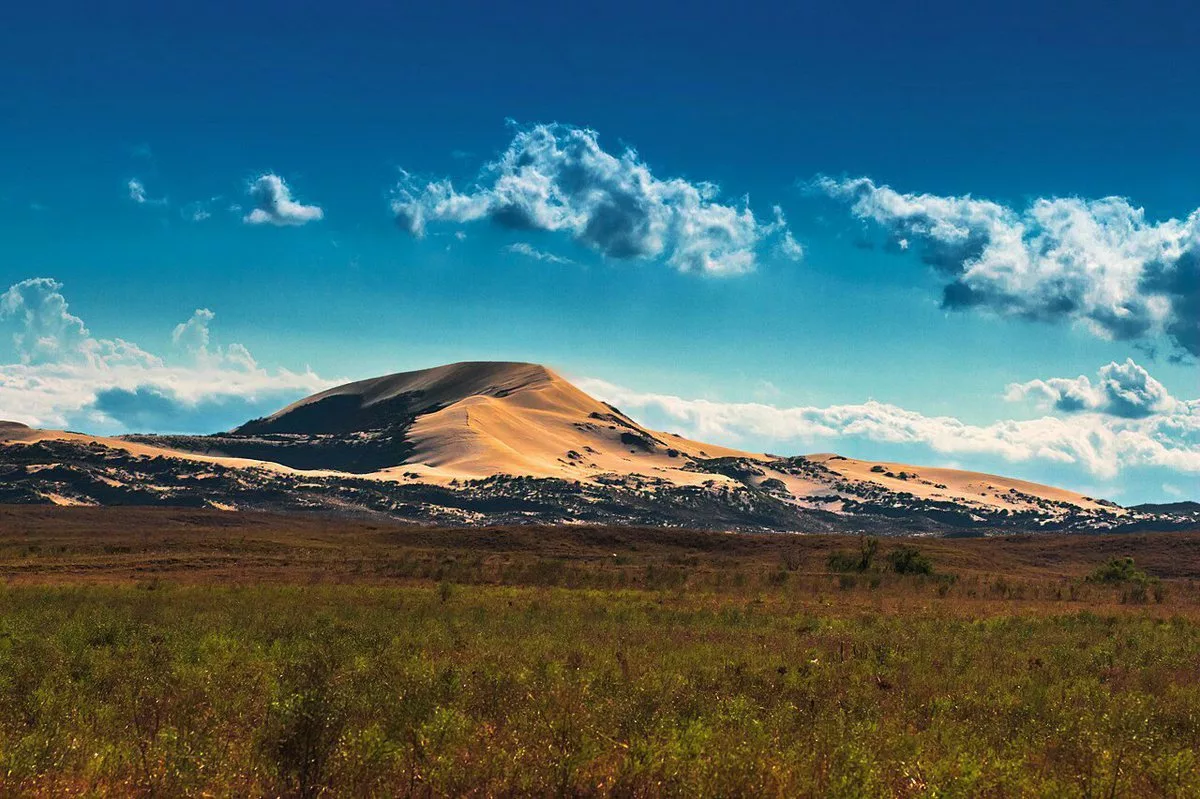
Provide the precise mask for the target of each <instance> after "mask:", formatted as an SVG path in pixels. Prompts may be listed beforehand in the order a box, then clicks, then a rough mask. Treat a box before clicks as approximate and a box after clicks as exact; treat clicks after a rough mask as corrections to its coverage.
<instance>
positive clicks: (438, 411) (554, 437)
mask: <svg viewBox="0 0 1200 799" xmlns="http://www.w3.org/2000/svg"><path fill="white" fill-rule="evenodd" d="M330 397H337V398H339V399H338V400H336V403H340V404H339V405H338V407H339V408H340V407H347V408H351V409H352V410H354V411H355V412H357V411H361V410H363V409H366V410H369V409H371V408H373V407H375V406H381V405H382V404H383V403H389V402H393V401H397V402H400V403H404V405H403V407H404V408H406V409H407V411H408V412H409V413H410V414H417V416H416V420H415V422H414V423H413V425H412V427H411V428H409V429H408V431H407V434H406V436H407V440H408V441H409V442H410V443H412V444H413V445H414V450H413V452H412V454H411V455H410V457H408V458H407V459H406V461H405V462H404V463H401V464H397V465H396V466H394V467H391V468H387V469H383V470H381V471H379V472H376V473H374V474H371V475H357V476H358V477H360V478H361V477H367V478H374V479H380V480H397V481H410V480H415V481H421V482H434V483H441V484H445V483H449V482H451V481H454V480H461V479H471V478H482V477H488V476H491V475H498V474H508V475H526V476H533V477H549V478H561V479H565V480H570V481H576V480H578V481H591V482H598V483H603V482H612V481H614V480H616V481H624V482H630V481H632V482H634V483H635V484H645V485H646V486H648V487H652V486H653V485H654V484H655V483H656V482H658V481H663V482H666V483H670V484H673V485H700V484H704V483H706V482H710V481H711V482H713V483H714V484H725V483H731V482H734V481H733V480H732V478H729V477H726V476H724V475H721V474H714V473H706V472H699V471H695V470H685V469H683V468H682V467H684V466H685V465H687V464H688V457H689V456H690V457H695V458H717V457H736V458H745V459H749V460H753V461H757V462H759V463H760V464H761V465H762V467H763V475H762V476H761V477H759V478H757V482H759V483H761V482H764V481H766V480H769V479H773V480H777V481H779V482H780V483H782V484H783V485H784V486H785V487H786V489H787V492H788V495H790V497H791V498H792V500H793V501H796V502H797V503H798V504H806V503H807V501H808V500H809V499H810V498H815V500H816V502H817V503H818V505H819V503H820V502H821V501H822V500H821V498H822V497H825V498H828V497H830V495H831V487H830V485H829V483H828V481H826V482H822V481H821V480H820V479H809V478H808V477H804V476H798V475H796V474H788V473H783V472H778V471H776V470H774V469H771V468H770V467H769V466H767V465H766V463H767V462H768V461H769V460H770V459H769V458H767V456H765V455H762V454H759V453H749V452H742V451H739V450H733V449H729V448H726V447H720V446H715V445H710V444H703V443H699V442H695V441H690V440H687V439H684V438H680V437H678V436H675V435H673V434H670V433H662V432H657V431H653V430H648V429H646V428H643V427H641V426H640V425H638V424H637V423H636V422H634V421H633V420H631V419H629V418H628V417H626V416H624V415H623V414H621V413H620V412H619V411H617V410H616V409H614V408H612V407H610V406H608V405H606V404H605V403H603V402H600V401H599V400H596V399H595V398H593V397H591V396H589V395H588V394H585V393H584V392H582V391H580V390H579V389H578V388H576V387H575V386H574V385H572V384H571V383H569V382H567V381H566V380H564V379H563V378H561V377H559V376H558V375H557V374H555V373H554V372H553V371H551V370H549V369H547V368H545V367H543V366H538V365H535V364H527V363H507V362H467V363H457V364H450V365H447V366H440V367H436V368H433V369H424V370H420V371H416V372H405V373H400V374H394V375H388V376H385V377H380V378H374V379H371V380H362V381H358V382H355V383H349V384H346V385H343V386H338V387H335V388H332V389H329V390H327V391H323V392H321V393H319V394H315V395H313V396H311V397H307V398H305V399H302V400H300V401H299V402H296V403H293V404H292V405H289V406H288V407H286V408H283V409H282V410H280V411H278V412H277V413H275V414H272V415H271V416H270V417H267V420H266V421H267V422H268V423H273V424H274V423H278V424H280V425H282V426H284V427H288V426H291V427H295V426H296V425H298V424H302V423H303V420H305V419H307V418H315V417H312V416H311V414H312V413H314V412H320V411H321V409H320V408H313V407H310V406H314V405H315V404H316V403H319V402H321V401H323V400H326V399H328V398H330ZM322 407H323V408H324V407H329V403H326V405H325V406H322ZM391 407H397V406H394V405H388V406H386V407H385V408H384V410H385V411H386V410H387V409H388V408H391ZM306 413H308V414H310V416H306V415H305V414H306ZM47 439H59V440H65V441H73V442H76V443H82V444H89V443H96V444H101V445H103V446H107V447H112V448H115V449H122V450H126V451H128V452H130V453H131V454H133V455H137V456H145V457H155V456H160V455H161V456H168V457H175V458H182V459H185V460H190V461H199V462H205V463H219V464H222V465H225V466H230V467H235V468H244V467H249V466H257V467H262V468H268V469H273V470H277V471H281V472H287V473H302V474H333V472H327V471H323V472H301V471H299V470H295V469H290V468H288V467H285V466H280V465H279V464H275V463H268V462H263V461H255V460H249V459H244V458H226V457H216V456H207V455H200V454H194V453H186V452H178V451H174V450H169V449H164V448H160V447H155V446H151V445H147V444H142V443H133V442H129V441H125V440H122V439H113V438H101V437H94V436H86V435H81V434H78V433H64V432H59V431H46V430H31V429H30V428H27V427H25V426H24V425H16V424H14V423H3V422H0V441H8V442H25V443H33V442H35V441H42V440H47ZM811 460H813V461H816V462H817V463H819V464H822V465H823V466H825V467H826V468H828V469H830V470H832V471H833V472H835V473H836V475H837V476H838V479H840V480H845V481H848V482H851V483H855V484H858V485H863V486H866V487H867V488H868V489H871V490H873V489H874V488H875V487H879V488H881V489H886V490H889V491H893V492H906V493H909V494H912V495H914V496H916V497H919V498H923V499H932V500H940V501H954V502H958V503H961V504H964V505H967V506H973V507H978V508H989V509H990V508H1008V509H1011V510H1024V509H1033V508H1043V509H1044V507H1045V504H1046V503H1053V502H1062V503H1068V504H1070V505H1074V506H1077V507H1080V508H1086V509H1095V508H1098V507H1100V505H1099V504H1098V503H1097V502H1096V501H1095V500H1094V499H1091V498H1088V497H1084V496H1082V495H1079V494H1075V493H1073V492H1070V491H1065V490H1062V489H1057V488H1052V487H1049V486H1043V485H1038V484H1035V483H1028V482H1024V481H1021V480H1012V479H1009V478H1004V477H998V476H994V475H986V474H979V473H975V472H964V471H957V470H953V469H940V468H925V467H917V466H909V465H905V464H893V463H882V462H872V461H859V460H852V459H847V458H843V457H841V456H837V455H829V454H822V455H814V456H811ZM888 473H890V475H889V474H888ZM833 493H836V491H834V492H833ZM824 507H827V508H828V509H834V510H836V504H835V506H834V507H828V505H826V506H824Z"/></svg>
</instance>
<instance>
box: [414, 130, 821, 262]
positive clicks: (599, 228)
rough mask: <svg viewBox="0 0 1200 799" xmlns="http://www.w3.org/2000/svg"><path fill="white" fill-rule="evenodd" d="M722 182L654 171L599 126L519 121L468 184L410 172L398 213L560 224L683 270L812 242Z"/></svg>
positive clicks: (590, 241) (420, 230)
mask: <svg viewBox="0 0 1200 799" xmlns="http://www.w3.org/2000/svg"><path fill="white" fill-rule="evenodd" d="M718 194H719V192H718V189H717V187H716V186H715V185H714V184H712V183H693V182H689V181H687V180H684V179H682V178H671V179H667V180H663V179H660V178H658V177H656V176H654V175H653V174H652V173H651V172H650V169H649V167H647V166H646V164H645V163H644V162H642V160H641V159H640V158H639V156H638V154H637V153H636V152H635V151H634V150H632V149H629V150H625V151H624V152H623V153H621V154H620V155H613V154H611V153H609V152H607V151H605V150H604V149H602V148H601V147H600V144H599V141H598V139H597V135H596V133H595V131H591V130H587V129H584V128H577V127H572V126H569V125H535V126H533V127H530V128H526V129H521V130H518V131H517V133H516V135H515V137H514V138H513V140H512V143H511V144H509V146H508V149H507V150H505V151H504V153H502V154H501V155H500V157H499V158H498V159H497V160H496V161H494V162H492V163H490V164H487V165H486V166H485V167H484V168H483V170H482V172H481V173H480V176H479V179H478V181H477V183H476V184H475V185H474V186H473V187H471V188H470V189H468V190H467V191H465V192H459V191H457V190H456V189H455V188H454V186H453V184H452V183H451V182H450V181H449V180H440V181H433V182H428V183H425V184H424V185H422V184H421V183H420V182H418V181H417V180H415V179H414V178H413V177H412V176H411V175H408V174H405V175H404V176H403V179H402V181H401V183H400V185H399V186H398V187H397V188H396V191H395V196H394V198H393V200H392V212H393V213H394V214H395V218H396V223H397V224H398V225H399V226H400V227H401V228H402V229H404V230H405V231H407V232H408V233H410V234H412V235H413V236H417V237H421V236H423V235H424V234H425V229H426V226H427V225H428V224H429V223H431V222H457V223H466V222H474V221H478V220H485V219H486V220H490V221H491V222H494V223H496V224H499V225H501V226H503V227H506V228H511V229H516V230H543V231H560V232H564V233H567V234H568V235H570V236H571V237H572V238H573V239H574V240H575V241H577V242H579V243H581V244H583V245H585V246H587V247H589V248H591V249H593V250H595V251H597V252H600V253H602V254H603V255H606V256H608V257H611V258H618V259H657V258H665V260H666V262H667V263H668V264H669V265H671V266H672V267H674V268H675V269H677V270H679V271H681V272H694V273H698V274H705V275H735V274H741V273H744V272H748V271H750V270H752V269H753V268H754V266H755V258H756V254H757V252H758V251H759V249H760V248H761V247H762V246H763V244H764V243H765V242H766V241H767V240H769V239H779V241H780V246H779V252H780V253H781V254H782V255H784V256H786V257H789V258H793V259H799V258H800V257H801V256H802V254H803V250H802V249H801V248H800V246H799V245H798V243H797V242H796V241H795V239H794V238H793V237H792V236H791V234H790V232H789V231H788V230H787V225H786V223H785V222H784V220H783V216H782V214H781V213H779V212H778V209H776V213H775V217H774V219H773V220H772V221H769V222H765V221H762V220H759V219H758V218H756V217H755V216H754V213H753V212H752V211H751V210H750V207H749V205H748V203H746V202H743V203H742V204H741V205H740V206H734V205H726V204H722V203H720V202H717V197H718Z"/></svg>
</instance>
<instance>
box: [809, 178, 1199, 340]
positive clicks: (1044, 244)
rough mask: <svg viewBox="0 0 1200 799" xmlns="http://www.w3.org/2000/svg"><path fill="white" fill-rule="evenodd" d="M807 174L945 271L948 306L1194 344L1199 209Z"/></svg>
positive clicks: (855, 211) (1101, 332)
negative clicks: (905, 187)
mask: <svg viewBox="0 0 1200 799" xmlns="http://www.w3.org/2000/svg"><path fill="white" fill-rule="evenodd" d="M817 186H818V187H819V188H820V189H821V190H823V191H824V192H826V193H827V194H829V195H831V196H833V197H835V198H838V199H841V200H844V201H846V202H849V203H850V204H851V211H852V213H853V214H854V215H855V216H857V217H859V218H861V219H865V220H870V221H872V222H874V223H877V224H879V225H880V226H882V227H883V228H884V229H885V230H886V231H887V232H888V234H889V235H890V236H891V238H892V240H893V241H894V242H895V243H897V244H899V245H900V246H901V248H902V249H905V248H908V247H909V246H910V245H911V246H913V247H914V249H917V250H918V251H919V252H920V253H921V257H922V258H923V259H924V260H925V262H926V263H928V264H930V265H932V266H933V267H935V268H936V269H937V270H938V271H939V272H940V273H941V274H943V275H944V276H945V277H946V278H947V279H948V281H949V282H948V283H947V285H946V286H945V290H944V294H943V304H944V305H945V306H946V307H948V308H968V307H981V308H986V309H990V310H992V311H994V312H996V313H999V314H1002V315H1010V316H1019V317H1023V318H1027V319H1034V320H1039V321H1058V320H1072V321H1078V322H1080V323H1082V324H1084V325H1086V326H1087V327H1088V328H1090V329H1091V330H1092V331H1093V332H1094V333H1096V334H1098V335H1100V336H1103V337H1106V338H1114V339H1136V338H1143V337H1150V336H1158V335H1166V336H1168V337H1170V338H1171V339H1172V340H1173V341H1174V342H1175V343H1176V344H1177V345H1179V346H1180V347H1181V348H1183V349H1184V350H1186V351H1188V352H1190V353H1192V354H1193V355H1196V354H1200V210H1197V211H1193V212H1192V213H1191V214H1190V215H1188V217H1187V218H1186V219H1183V220H1179V219H1168V220H1166V221H1163V222H1148V221H1147V220H1146V217H1145V213H1144V211H1143V210H1142V209H1141V208H1137V207H1135V206H1133V205H1131V204H1130V203H1129V201H1127V200H1125V199H1123V198H1120V197H1106V198H1104V199H1100V200H1083V199H1078V198H1073V197H1066V198H1063V197H1055V198H1049V199H1038V200H1035V201H1034V202H1033V203H1032V204H1030V205H1029V206H1028V207H1026V208H1024V209H1023V210H1019V211H1018V210H1015V209H1013V208H1009V207H1008V206H1005V205H1002V204H1000V203H995V202H991V201H988V200H981V199H977V198H974V197H971V196H970V195H966V196H962V197H943V196H938V195H933V194H902V193H900V192H897V191H895V190H893V189H891V188H889V187H887V186H877V185H875V183H873V182H872V181H871V180H869V179H867V178H857V179H853V180H841V181H838V180H832V179H829V178H821V179H820V180H818V181H817Z"/></svg>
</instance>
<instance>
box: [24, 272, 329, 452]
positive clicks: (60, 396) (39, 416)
mask: <svg viewBox="0 0 1200 799" xmlns="http://www.w3.org/2000/svg"><path fill="white" fill-rule="evenodd" d="M61 288H62V285H61V284H60V283H58V282H57V281H55V280H53V279H51V278H32V279H29V280H24V281H22V282H20V283H17V284H15V285H14V286H12V287H11V288H9V289H8V290H7V291H6V292H5V293H4V294H3V295H0V324H5V325H9V326H12V327H14V328H15V329H16V332H15V333H14V335H13V344H14V345H15V348H16V352H17V355H18V362H17V363H8V364H0V419H10V420H14V421H19V422H24V423H26V424H30V425H34V426H38V427H65V426H72V427H78V428H83V429H87V430H89V431H94V432H101V433H108V432H128V431H131V430H147V429H152V430H154V431H157V432H214V431H215V430H218V429H224V428H228V427H231V426H233V425H234V424H237V423H240V422H242V421H245V419H247V418H250V417H251V416H260V415H263V414H264V413H267V412H270V411H273V410H276V409H278V408H279V407H280V406H282V405H285V404H287V403H288V402H291V401H292V400H295V399H297V398H299V397H301V396H304V395H306V394H309V393H312V392H314V391H317V390H320V389H322V388H327V387H329V386H330V385H332V384H333V381H329V380H324V379H322V378H320V377H318V376H317V375H316V374H314V373H313V372H312V371H311V370H305V371H304V372H291V371H288V370H286V369H274V370H269V369H265V368H263V367H261V366H259V365H258V364H257V363H256V362H255V360H254V358H253V357H252V356H251V355H250V353H249V351H247V349H246V348H245V347H244V346H242V345H240V344H236V343H235V344H229V345H228V346H224V347H216V346H214V345H213V343H212V337H211V333H210V329H209V324H210V323H211V322H212V320H213V318H214V315H213V314H212V312H211V311H208V310H207V309H198V310H197V311H196V312H195V313H194V314H193V315H192V316H191V318H189V319H188V320H187V321H185V322H183V323H182V324H180V325H178V326H177V327H176V328H175V334H174V335H173V340H174V342H175V345H176V349H177V354H168V355H167V356H159V355H155V354H152V353H149V352H146V351H145V350H143V349H141V348H140V347H138V346H137V345H136V344H133V343H131V342H128V341H125V340H123V339H119V338H117V339H101V338H96V337H95V336H93V335H92V334H91V332H90V331H89V330H88V328H87V326H86V325H85V324H84V322H83V320H82V319H80V318H79V317H78V316H76V315H74V314H72V313H71V311H70V307H69V305H68V303H67V300H66V298H65V297H64V296H63V294H62V292H61ZM151 420H153V422H152V423H151Z"/></svg>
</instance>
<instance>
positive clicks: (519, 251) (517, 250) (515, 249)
mask: <svg viewBox="0 0 1200 799" xmlns="http://www.w3.org/2000/svg"><path fill="white" fill-rule="evenodd" d="M504 249H505V250H507V251H508V252H511V253H514V254H516V255H524V256H525V257H526V258H532V259H533V260H535V261H544V262H546V263H551V264H573V263H575V262H574V261H572V260H571V259H570V258H563V257H562V256H561V255H555V254H554V253H552V252H545V251H543V250H539V249H536V248H535V247H533V246H532V245H529V244H526V243H525V242H523V241H518V242H516V243H514V244H510V245H508V246H507V247H505V248H504Z"/></svg>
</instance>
